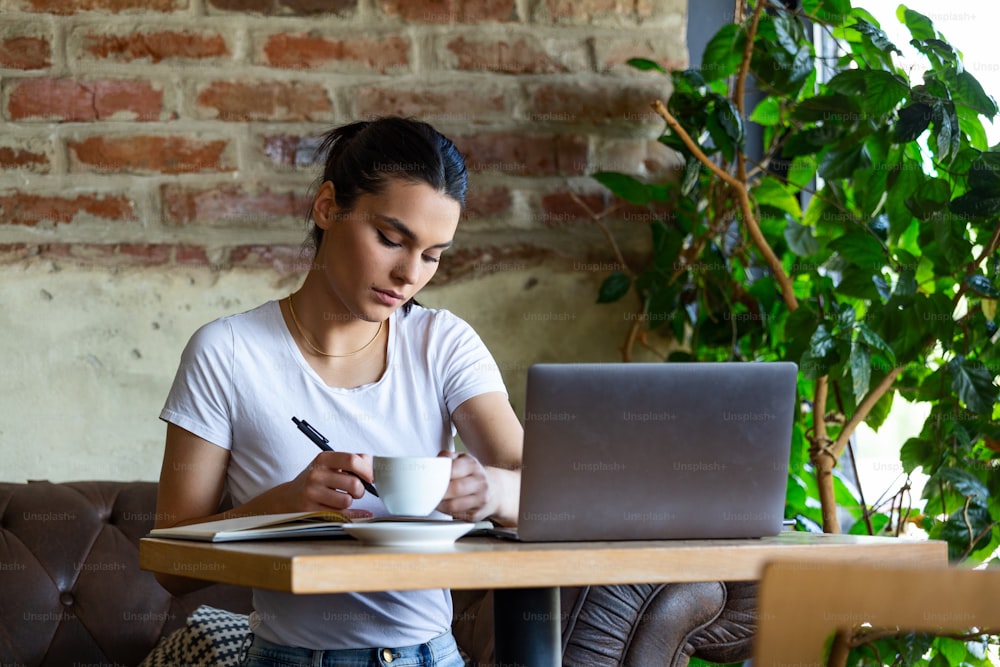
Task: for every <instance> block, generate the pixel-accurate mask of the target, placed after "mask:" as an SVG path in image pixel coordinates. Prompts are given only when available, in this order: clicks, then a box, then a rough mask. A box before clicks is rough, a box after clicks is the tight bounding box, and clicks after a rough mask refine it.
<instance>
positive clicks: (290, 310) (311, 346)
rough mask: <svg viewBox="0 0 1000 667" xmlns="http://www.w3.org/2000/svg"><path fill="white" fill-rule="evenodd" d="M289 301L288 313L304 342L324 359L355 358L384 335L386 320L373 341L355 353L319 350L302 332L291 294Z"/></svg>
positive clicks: (379, 327) (376, 332)
mask: <svg viewBox="0 0 1000 667" xmlns="http://www.w3.org/2000/svg"><path fill="white" fill-rule="evenodd" d="M287 300H288V312H289V313H291V315H292V322H294V323H295V328H296V329H297V330H298V332H299V335H300V336H302V340H304V341H305V342H306V345H308V346H309V347H310V348H311V349H312V351H313V352H315V353H316V354H320V355H322V356H324V357H338V358H339V357H350V356H353V355H355V354H357V353H358V352H361V351H362V350H364V349H365V348H367V347H368V346H369V345H371V344H372V343H374V342H375V339H376V338H378V335H379V334H380V333H382V325H383V324H385V320H383V321H382V322H379V323H378V329H376V330H375V335H374V336H372V339H371V340H370V341H368V342H367V343H365V344H364V345H362V346H361V347H359V348H358V349H356V350H354V352H348V353H347V354H330V353H329V352H324V351H323V350H321V349H319V348H318V347H316V346H315V345H313V342H312V341H311V340H309V336H307V335H306V332H305V331H303V330H302V325H301V324H299V318H297V317H295V308H294V307H293V306H292V295H291V294H289V295H288V299H287Z"/></svg>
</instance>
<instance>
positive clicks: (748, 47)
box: [733, 0, 766, 180]
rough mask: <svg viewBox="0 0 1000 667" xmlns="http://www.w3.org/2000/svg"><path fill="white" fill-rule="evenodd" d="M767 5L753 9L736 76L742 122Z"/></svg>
mask: <svg viewBox="0 0 1000 667" xmlns="http://www.w3.org/2000/svg"><path fill="white" fill-rule="evenodd" d="M765 4H766V3H765V2H763V1H762V0H758V2H757V5H756V6H755V7H754V8H753V16H751V17H750V25H749V26H748V27H747V41H746V44H744V45H743V60H742V61H741V62H740V69H739V73H738V74H737V75H736V92H735V94H734V100H733V101H734V102H736V109H737V110H738V111H739V115H740V119H741V120H742V119H743V117H744V115H745V113H744V109H743V107H744V105H745V103H746V100H745V99H744V98H745V97H746V87H747V75H748V74H749V73H750V59H751V58H752V57H753V42H754V39H755V38H756V37H757V26H758V25H759V24H760V15H761V14H762V13H763V12H764V5H765ZM745 176H746V174H743V175H741V180H745Z"/></svg>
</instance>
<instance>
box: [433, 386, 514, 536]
mask: <svg viewBox="0 0 1000 667" xmlns="http://www.w3.org/2000/svg"><path fill="white" fill-rule="evenodd" d="M452 419H453V420H454V422H455V427H456V429H457V430H458V435H459V437H460V438H461V439H462V443H463V444H465V447H466V448H467V449H468V450H469V454H471V456H470V455H469V454H459V455H456V456H454V457H453V458H454V463H453V469H452V480H451V485H450V486H449V487H448V492H447V493H446V494H445V499H444V500H443V501H442V503H441V505H440V506H439V509H440V510H441V511H442V512H445V513H447V514H450V515H452V516H455V517H460V518H463V519H469V520H473V521H478V520H480V519H485V518H487V517H489V518H491V519H494V520H495V521H497V522H498V523H501V524H503V525H508V526H513V525H516V524H517V508H518V501H519V499H520V492H521V448H522V446H523V444H524V429H522V428H521V422H520V421H518V419H517V415H515V414H514V410H513V409H512V408H511V406H510V403H509V402H508V400H507V397H506V396H505V395H504V394H502V393H499V392H491V393H487V394H480V395H478V396H474V397H473V398H470V399H469V400H467V401H465V402H464V403H462V404H461V405H460V406H458V408H456V410H455V412H454V413H453V414H452Z"/></svg>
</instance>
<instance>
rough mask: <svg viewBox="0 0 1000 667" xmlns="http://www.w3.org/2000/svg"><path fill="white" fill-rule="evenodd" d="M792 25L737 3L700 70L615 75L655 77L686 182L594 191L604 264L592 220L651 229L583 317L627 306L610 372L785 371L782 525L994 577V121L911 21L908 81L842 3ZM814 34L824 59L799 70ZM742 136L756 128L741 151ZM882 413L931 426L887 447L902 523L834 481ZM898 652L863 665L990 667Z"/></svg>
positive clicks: (813, 2)
mask: <svg viewBox="0 0 1000 667" xmlns="http://www.w3.org/2000/svg"><path fill="white" fill-rule="evenodd" d="M794 7H795V8H794V9H792V8H790V7H789V6H786V5H784V4H782V3H780V2H776V1H773V0H772V1H771V2H759V1H757V0H753V1H749V2H747V3H746V6H745V7H744V10H743V12H742V13H738V15H737V16H736V17H735V20H734V22H733V23H731V24H728V25H726V26H724V27H723V28H722V29H721V30H719V32H718V33H717V34H716V35H715V37H714V38H713V39H712V40H711V41H710V43H709V44H708V46H707V48H706V50H705V53H704V57H703V60H702V63H701V66H700V67H699V68H692V69H687V70H683V71H673V72H667V71H666V70H664V69H663V68H662V67H660V66H659V65H658V64H657V63H654V62H651V61H648V60H642V59H635V60H633V61H631V64H632V65H633V66H634V67H637V68H639V69H642V70H647V71H649V72H650V75H651V76H659V75H666V76H669V77H670V78H671V81H672V84H673V92H672V94H671V96H670V98H669V100H668V101H667V102H666V103H665V104H664V103H663V102H661V101H657V102H655V103H654V105H653V106H654V109H655V110H656V112H657V113H658V114H659V115H660V116H661V117H662V118H663V120H664V122H665V131H664V133H663V135H662V136H661V137H660V141H661V142H662V143H663V144H665V145H667V146H669V147H671V148H673V149H675V150H676V151H677V153H678V154H679V155H680V156H681V157H682V158H683V160H684V168H683V170H682V173H681V174H680V175H679V176H678V178H676V179H673V180H670V181H668V182H653V183H651V182H646V181H643V180H640V179H638V178H636V177H633V176H631V175H629V174H626V173H619V172H601V173H597V174H594V178H595V179H596V180H597V181H599V182H600V183H601V184H603V185H604V186H606V187H607V188H608V189H609V190H610V191H611V192H612V193H613V194H614V195H616V197H617V201H618V203H617V204H616V205H614V206H612V207H611V208H610V209H608V210H605V211H602V212H599V213H592V216H593V218H594V219H595V221H597V222H598V223H599V224H601V225H602V226H603V227H604V229H605V231H606V233H608V234H609V238H611V239H612V242H613V244H612V245H613V247H614V248H615V250H616V251H617V245H616V244H614V238H613V236H611V233H610V231H609V230H608V227H607V226H606V225H604V220H605V219H606V218H607V217H608V216H610V215H612V214H613V213H614V212H615V211H616V210H620V208H621V207H622V206H640V207H646V208H648V209H649V210H651V211H660V212H662V211H663V210H664V207H668V208H669V213H667V214H662V213H661V214H660V215H658V216H657V219H655V220H654V221H653V222H651V223H650V224H649V249H650V252H649V253H648V257H647V258H646V259H645V260H644V261H642V262H640V263H638V264H637V263H636V262H634V261H633V262H632V263H631V265H630V264H629V262H627V261H626V259H625V258H624V257H623V256H622V255H621V253H618V262H619V264H620V265H621V270H620V271H616V272H614V273H612V274H611V275H609V276H608V277H607V278H606V280H605V281H604V283H603V284H602V286H601V289H600V293H599V295H598V301H600V302H603V303H609V302H615V301H619V300H622V299H625V298H633V299H635V303H636V306H635V307H636V313H635V316H634V317H631V318H630V320H631V326H630V328H629V331H628V333H627V336H626V340H625V345H624V347H623V356H624V358H625V359H626V360H627V359H630V358H631V356H632V351H633V348H634V346H636V345H638V344H642V343H643V342H644V341H646V340H649V337H651V336H653V335H659V336H663V337H666V338H667V339H670V340H671V341H672V342H673V343H674V344H675V345H674V348H675V351H674V352H672V353H671V354H670V355H669V357H668V358H667V360H668V361H669V360H674V359H694V360H699V361H706V360H790V361H795V362H797V363H798V364H799V369H800V373H799V394H800V398H801V399H802V400H803V402H804V403H805V404H806V405H807V406H808V409H805V410H803V412H802V416H801V419H800V420H799V422H798V423H797V424H796V425H795V429H794V439H793V454H792V461H791V465H790V476H789V492H788V503H787V504H788V513H789V515H794V516H798V517H799V518H800V519H802V522H803V523H804V524H806V525H808V524H813V525H814V526H816V527H818V528H821V529H822V530H825V531H827V532H840V531H841V522H840V517H839V516H838V509H839V510H840V512H844V511H846V512H848V514H849V515H850V516H851V517H852V522H853V523H852V526H851V527H850V530H851V531H852V532H863V533H872V534H899V533H900V532H902V530H903V529H904V527H905V526H906V524H907V522H914V523H917V524H918V525H919V526H920V527H921V528H922V529H924V530H926V531H927V533H928V535H929V536H930V537H933V538H939V539H943V540H947V542H948V545H949V555H950V557H951V558H952V560H953V561H966V562H969V563H981V562H984V561H992V562H991V564H998V563H1000V560H998V559H997V558H996V556H995V554H996V552H997V550H998V547H1000V475H998V474H997V472H998V468H1000V423H998V419H1000V407H998V389H997V382H996V377H997V375H998V373H1000V350H998V345H997V342H998V338H1000V332H998V331H1000V327H998V324H1000V321H998V319H997V309H996V304H997V299H998V297H1000V258H998V247H1000V148H998V149H991V148H990V146H988V145H987V139H986V134H985V132H984V129H983V124H982V118H983V117H986V118H993V117H994V116H995V115H996V113H997V105H996V102H995V101H994V100H993V99H992V98H991V97H990V96H989V95H987V94H986V92H985V91H984V90H983V88H982V86H981V85H980V84H979V82H978V81H977V80H976V78H975V77H974V76H973V75H972V74H971V73H970V72H969V71H967V70H966V69H965V68H964V66H963V62H962V58H961V54H960V52H959V51H958V50H957V49H956V48H955V47H954V46H952V45H951V44H950V43H949V42H948V41H947V40H946V39H945V37H944V36H943V35H941V34H940V33H939V32H938V31H937V30H936V29H935V27H934V25H933V23H932V22H931V21H930V20H929V19H928V18H927V17H926V16H923V15H921V14H919V13H917V12H914V11H912V10H909V9H907V8H905V7H903V6H900V7H899V9H898V12H897V15H898V17H899V19H900V20H901V21H902V22H903V23H904V24H905V26H906V27H907V28H908V29H909V32H910V33H911V36H912V41H911V45H912V46H913V48H915V49H916V51H917V52H918V53H919V54H920V55H921V56H922V58H923V60H924V64H925V65H926V69H925V70H924V71H923V72H922V73H920V72H913V71H908V70H907V69H904V67H903V66H901V65H900V64H899V59H898V58H897V56H898V55H899V53H900V49H898V48H897V46H896V45H894V44H893V43H892V42H891V41H890V40H889V38H888V37H887V35H886V33H885V32H884V31H883V30H882V29H881V27H880V26H879V24H878V22H877V21H876V20H875V18H874V17H873V16H872V15H871V14H870V13H869V12H867V11H865V10H863V9H860V8H856V7H852V6H851V4H850V1H849V0H802V2H800V3H795V5H794ZM813 28H817V29H819V30H821V31H822V32H823V33H824V34H825V35H826V36H827V37H828V38H830V43H835V44H836V45H838V46H837V51H836V52H835V53H832V54H826V53H820V54H817V53H816V50H815V46H814V40H813V35H812V32H811V30H812V29H813ZM827 73H828V74H827ZM748 91H749V92H752V93H753V95H752V96H751V95H749V94H748ZM748 123H754V124H756V125H757V126H758V127H760V128H762V129H761V133H762V144H763V145H762V147H760V148H759V150H750V149H749V148H748V146H747V140H746V134H747V128H748ZM897 396H899V397H903V398H905V399H907V400H911V401H918V402H922V403H926V404H929V406H930V415H929V417H928V418H927V419H926V421H925V422H924V424H923V427H922V430H921V432H920V434H919V435H918V436H917V437H914V438H911V439H909V440H908V441H906V442H903V443H899V446H900V448H899V455H900V463H901V467H902V469H903V470H904V471H905V472H906V473H907V474H909V473H911V472H913V471H915V470H917V469H920V470H922V471H923V473H924V474H926V475H928V476H929V480H928V482H927V484H926V486H925V490H924V503H925V504H924V510H923V513H922V514H920V515H917V514H916V513H915V512H913V511H912V508H911V504H910V503H909V502H908V501H907V495H906V492H907V490H908V485H906V484H904V485H903V487H902V488H900V489H899V490H898V492H897V493H895V494H893V495H891V496H890V498H889V500H888V501H885V502H880V503H867V502H865V501H864V499H863V497H862V498H859V497H858V495H857V494H856V493H855V492H853V490H852V489H851V488H850V487H849V485H847V484H845V483H844V482H843V481H842V479H841V474H840V469H839V468H838V461H840V459H841V456H842V454H844V452H845V451H847V450H848V447H849V445H850V442H851V435H852V434H853V433H854V430H855V428H856V427H857V426H858V425H859V424H861V423H867V424H869V425H870V426H872V427H874V428H875V429H877V428H878V427H879V426H880V425H881V424H882V423H883V422H884V420H885V419H886V416H887V415H888V414H889V411H890V409H891V407H892V404H893V401H894V399H895V398H896V397H897ZM869 639H871V638H869ZM898 641H899V642H902V644H899V643H897V644H895V645H893V646H894V648H892V647H886V646H885V645H883V646H882V648H883V651H893V652H894V653H895V655H896V656H897V657H898V656H905V657H903V658H899V659H900V660H903V661H904V662H905V664H917V663H918V661H917V658H918V657H919V656H920V655H922V654H923V652H924V651H925V650H926V649H927V648H928V647H930V646H931V645H932V644H933V645H934V646H935V647H937V649H938V651H937V652H936V653H935V655H936V657H935V658H934V659H933V660H937V661H938V662H933V663H932V664H949V662H948V661H949V660H950V661H951V662H950V664H989V663H988V662H985V663H984V662H977V661H976V660H979V658H977V657H976V656H977V654H978V653H977V652H978V649H976V648H975V646H976V645H975V642H971V643H970V642H968V641H966V640H965V638H959V639H949V638H937V639H932V638H929V637H923V638H920V637H914V636H909V637H907V638H906V640H905V641H903V640H898ZM949 641H953V642H955V645H954V646H953V645H951V644H947V642H949ZM879 646H880V645H879V644H878V642H874V643H869V644H868V653H867V654H864V655H868V656H869V658H865V657H856V658H854V660H855V661H862V662H863V661H864V660H866V659H872V660H874V658H873V657H872V656H873V655H874V653H877V652H878V647H879ZM959 647H960V648H959ZM855 654H856V655H858V656H861V655H862V654H863V652H855ZM959 654H961V655H959ZM942 656H944V657H942ZM882 657H884V656H882ZM940 660H945V661H946V662H940ZM875 664H882V662H881V661H880V660H879V661H878V662H877V663H875ZM890 664H891V663H890Z"/></svg>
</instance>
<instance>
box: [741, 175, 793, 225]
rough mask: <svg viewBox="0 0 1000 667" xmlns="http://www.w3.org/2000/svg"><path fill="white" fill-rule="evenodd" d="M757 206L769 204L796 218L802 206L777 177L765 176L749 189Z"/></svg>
mask: <svg viewBox="0 0 1000 667" xmlns="http://www.w3.org/2000/svg"><path fill="white" fill-rule="evenodd" d="M751 195H752V196H753V198H754V199H755V200H756V201H757V205H758V206H769V207H771V208H775V209H778V210H779V211H782V212H784V213H787V214H788V215H790V216H792V217H793V218H795V219H796V220H798V219H799V218H801V217H802V207H801V206H799V200H798V198H796V196H795V195H794V194H793V193H792V192H791V191H789V189H788V188H787V187H786V186H785V185H784V184H783V183H782V182H781V181H779V180H778V179H777V178H775V177H773V176H765V177H764V178H762V179H761V180H760V183H758V184H757V185H756V186H754V188H753V190H752V191H751Z"/></svg>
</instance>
